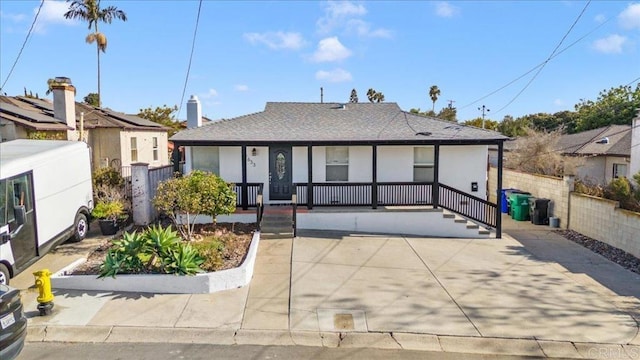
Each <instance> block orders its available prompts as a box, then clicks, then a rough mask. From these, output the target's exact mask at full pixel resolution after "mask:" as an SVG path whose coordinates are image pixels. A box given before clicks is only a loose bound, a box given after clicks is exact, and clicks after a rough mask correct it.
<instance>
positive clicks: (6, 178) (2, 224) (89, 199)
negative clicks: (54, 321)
mask: <svg viewBox="0 0 640 360" xmlns="http://www.w3.org/2000/svg"><path fill="white" fill-rule="evenodd" d="M89 152H90V150H89V148H88V146H87V144H86V143H84V142H78V141H59V140H13V141H9V142H4V143H0V283H5V284H8V283H9V279H10V278H12V277H14V276H15V275H17V274H18V273H19V272H20V271H22V270H24V269H25V268H27V267H28V266H29V265H31V264H32V263H33V262H35V261H36V260H38V259H39V258H40V256H43V255H44V254H46V253H47V252H48V251H49V250H51V249H52V248H54V247H55V246H56V245H58V244H60V243H62V242H64V241H66V240H71V241H80V240H82V239H84V238H85V236H86V235H87V232H88V231H89V219H90V214H91V210H92V209H93V187H92V185H91V160H90V154H89Z"/></svg>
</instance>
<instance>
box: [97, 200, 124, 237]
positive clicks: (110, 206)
mask: <svg viewBox="0 0 640 360" xmlns="http://www.w3.org/2000/svg"><path fill="white" fill-rule="evenodd" d="M91 216H92V217H93V218H95V219H98V225H99V226H100V232H101V233H102V235H114V234H115V233H117V232H118V228H119V222H120V221H122V220H124V219H126V218H127V216H126V213H125V211H124V204H123V203H122V201H120V200H99V201H98V202H97V203H96V206H95V207H94V208H93V211H91Z"/></svg>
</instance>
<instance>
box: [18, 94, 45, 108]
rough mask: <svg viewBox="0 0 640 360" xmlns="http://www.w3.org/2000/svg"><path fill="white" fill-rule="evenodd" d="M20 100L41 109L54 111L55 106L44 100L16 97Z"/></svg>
mask: <svg viewBox="0 0 640 360" xmlns="http://www.w3.org/2000/svg"><path fill="white" fill-rule="evenodd" d="M16 97H17V98H18V99H20V100H21V101H24V102H26V103H28V104H31V105H34V106H37V107H39V108H42V109H45V110H50V111H53V104H52V103H50V102H48V101H45V100H42V99H34V98H28V97H24V96H16Z"/></svg>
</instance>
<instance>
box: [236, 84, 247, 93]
mask: <svg viewBox="0 0 640 360" xmlns="http://www.w3.org/2000/svg"><path fill="white" fill-rule="evenodd" d="M233 89H234V90H235V91H239V92H245V91H249V87H248V86H247V85H243V84H238V85H236V86H234V87H233Z"/></svg>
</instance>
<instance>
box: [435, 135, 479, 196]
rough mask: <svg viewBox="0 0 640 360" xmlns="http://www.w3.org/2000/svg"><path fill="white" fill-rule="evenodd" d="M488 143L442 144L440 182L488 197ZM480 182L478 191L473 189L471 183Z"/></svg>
mask: <svg viewBox="0 0 640 360" xmlns="http://www.w3.org/2000/svg"><path fill="white" fill-rule="evenodd" d="M488 155H489V154H488V147H487V146H486V145H474V146H440V172H439V179H440V182H441V183H443V184H445V185H448V186H451V187H454V188H456V189H458V190H460V191H464V192H466V193H469V194H471V195H473V196H476V197H479V198H482V199H486V198H487V179H488V178H487V158H488ZM472 182H477V183H478V191H477V192H472V191H471V183H472Z"/></svg>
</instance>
